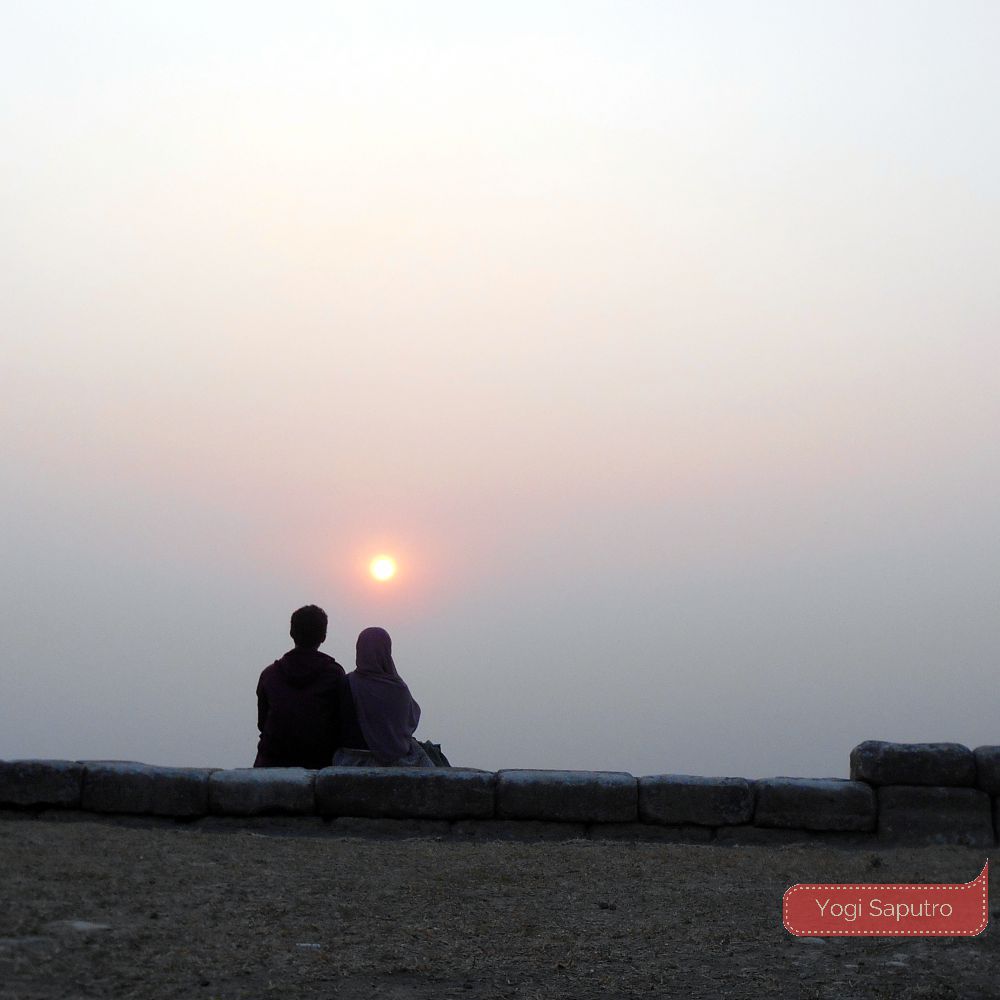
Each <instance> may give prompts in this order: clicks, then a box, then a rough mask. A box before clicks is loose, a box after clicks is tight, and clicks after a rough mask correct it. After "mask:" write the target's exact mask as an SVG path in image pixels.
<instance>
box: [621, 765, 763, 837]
mask: <svg viewBox="0 0 1000 1000" xmlns="http://www.w3.org/2000/svg"><path fill="white" fill-rule="evenodd" d="M752 816H753V785H752V784H751V783H750V782H749V781H747V779H746V778H702V777H697V776H695V775H690V774H656V775H648V776H646V777H643V778H640V779H639V818H640V819H641V820H642V821H643V822H644V823H667V824H682V823H698V824H701V825H702V826H723V825H727V824H729V825H731V824H735V823H749V822H750V819H751V817H752Z"/></svg>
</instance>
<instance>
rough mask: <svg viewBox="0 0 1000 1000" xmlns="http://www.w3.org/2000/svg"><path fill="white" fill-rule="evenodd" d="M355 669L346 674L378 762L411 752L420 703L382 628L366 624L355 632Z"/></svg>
mask: <svg viewBox="0 0 1000 1000" xmlns="http://www.w3.org/2000/svg"><path fill="white" fill-rule="evenodd" d="M355 663H356V664H357V669H356V670H352V671H351V673H349V674H348V675H347V681H348V683H349V684H350V686H351V694H352V695H353V696H354V709H355V711H356V712H357V715H358V725H359V726H360V727H361V732H362V734H363V735H364V738H365V742H366V743H367V744H368V749H369V750H371V752H372V753H373V754H374V755H375V759H376V760H377V761H378V762H379V763H380V764H389V763H391V762H392V761H394V760H398V759H399V758H400V757H403V756H405V755H406V754H408V753H409V752H410V749H411V744H410V740H411V737H412V736H413V731H414V730H415V729H416V728H417V723H418V722H419V721H420V706H419V705H418V704H417V703H416V702H415V701H414V700H413V697H412V695H411V694H410V689H409V688H408V687H407V686H406V681H404V680H403V678H402V677H400V676H399V674H398V673H396V664H395V663H393V662H392V639H390V638H389V633H388V632H386V630H385V629H384V628H366V629H365V630H364V631H363V632H362V633H361V635H359V636H358V651H357V659H356V660H355Z"/></svg>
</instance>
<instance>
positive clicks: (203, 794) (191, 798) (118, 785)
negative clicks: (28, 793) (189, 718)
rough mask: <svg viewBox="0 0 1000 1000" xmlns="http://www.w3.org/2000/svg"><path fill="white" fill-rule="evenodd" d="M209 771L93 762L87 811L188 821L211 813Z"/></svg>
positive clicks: (85, 784) (86, 777)
mask: <svg viewBox="0 0 1000 1000" xmlns="http://www.w3.org/2000/svg"><path fill="white" fill-rule="evenodd" d="M211 773H212V772H211V769H209V768H196V767H158V766H155V765H151V764H133V763H131V762H124V761H122V762H113V763H89V764H87V765H86V768H85V771H84V776H83V797H82V804H83V808H84V809H88V810H90V811H91V812H106V813H134V814H145V815H152V816H175V817H178V818H187V817H193V816H204V815H205V814H206V813H207V812H208V778H209V775H210V774H211Z"/></svg>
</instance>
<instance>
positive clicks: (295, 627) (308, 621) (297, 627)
mask: <svg viewBox="0 0 1000 1000" xmlns="http://www.w3.org/2000/svg"><path fill="white" fill-rule="evenodd" d="M289 631H290V632H291V635H292V640H293V641H294V643H295V645H296V646H315V647H318V646H319V645H320V643H322V642H323V641H324V640H325V639H326V612H325V611H324V610H323V609H322V608H317V607H316V605H315V604H307V605H306V606H305V607H304V608H299V610H298V611H293V612H292V624H291V629H290V630H289Z"/></svg>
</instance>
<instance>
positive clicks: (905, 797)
mask: <svg viewBox="0 0 1000 1000" xmlns="http://www.w3.org/2000/svg"><path fill="white" fill-rule="evenodd" d="M878 835H879V839H880V840H884V841H890V842H893V843H903V844H964V845H966V846H969V847H992V846H993V843H994V835H993V815H992V810H991V802H990V797H989V796H988V795H987V794H986V793H985V792H981V791H979V790H978V789H975V788H931V787H926V786H921V787H914V786H909V785H887V786H885V787H883V788H880V789H879V790H878Z"/></svg>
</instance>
